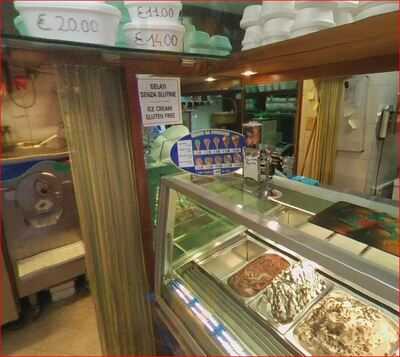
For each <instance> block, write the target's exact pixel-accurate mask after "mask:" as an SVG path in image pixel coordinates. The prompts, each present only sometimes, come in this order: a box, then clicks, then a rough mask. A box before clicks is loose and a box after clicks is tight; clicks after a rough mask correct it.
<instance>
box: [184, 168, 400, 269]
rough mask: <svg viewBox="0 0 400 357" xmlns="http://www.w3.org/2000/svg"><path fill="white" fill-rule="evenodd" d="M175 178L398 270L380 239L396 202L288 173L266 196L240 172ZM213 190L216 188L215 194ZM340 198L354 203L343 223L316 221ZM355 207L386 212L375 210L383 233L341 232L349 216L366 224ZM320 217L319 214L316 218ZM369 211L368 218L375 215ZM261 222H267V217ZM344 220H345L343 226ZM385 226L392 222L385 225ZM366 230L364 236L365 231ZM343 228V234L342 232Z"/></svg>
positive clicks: (221, 200)
mask: <svg viewBox="0 0 400 357" xmlns="http://www.w3.org/2000/svg"><path fill="white" fill-rule="evenodd" d="M176 179H177V180H182V181H184V182H186V183H190V184H191V185H194V187H196V186H200V187H201V188H202V189H205V191H204V192H203V193H202V194H201V195H202V196H205V195H208V193H209V194H210V196H209V198H210V199H211V200H216V201H218V202H219V203H222V202H223V203H224V206H226V207H229V208H232V207H235V208H236V209H240V210H242V211H243V212H246V213H253V214H255V215H256V216H255V217H257V216H259V219H257V218H254V220H258V221H259V222H263V219H265V218H268V219H270V220H272V222H275V221H276V222H277V223H279V225H281V226H288V227H291V228H294V229H296V230H298V231H301V232H303V233H306V234H307V235H310V236H312V237H315V238H318V239H319V240H321V241H325V242H326V244H327V245H330V246H334V247H335V248H339V249H341V250H343V251H344V252H346V253H347V254H350V255H354V256H359V257H361V258H362V259H363V260H365V261H366V262H368V263H370V264H371V263H372V264H375V265H376V266H377V267H379V268H384V269H385V270H388V271H390V272H391V273H395V274H398V257H396V255H394V254H389V253H388V252H385V251H384V250H387V249H388V248H387V247H384V246H383V244H386V243H383V242H384V241H383V240H382V239H384V238H385V237H386V236H387V234H388V233H387V231H386V230H388V229H389V228H390V227H391V226H388V222H391V218H390V217H395V212H396V208H395V207H394V206H390V205H386V204H384V203H379V202H375V201H369V200H366V199H364V198H362V197H358V196H354V195H349V194H346V193H341V192H337V191H333V190H330V189H327V188H311V187H308V186H306V185H304V184H299V183H293V182H292V181H290V180H287V179H280V180H279V179H274V183H273V188H274V189H275V190H277V191H279V192H280V194H281V196H280V197H279V196H277V198H273V199H265V198H264V197H263V195H262V193H263V189H262V186H260V185H259V184H256V183H249V182H248V181H246V180H244V179H243V178H242V177H241V176H239V175H233V176H229V177H220V178H213V179H210V178H207V179H206V178H194V177H192V176H190V175H179V176H177V177H176ZM315 190H317V191H318V192H317V191H315ZM212 194H217V196H214V195H212ZM342 201H347V202H350V204H348V206H349V208H348V209H350V208H351V207H354V210H355V211H354V212H355V213H354V215H352V216H351V217H349V219H348V220H346V221H343V225H342V226H340V227H335V226H329V225H325V224H321V223H318V222H322V221H323V220H324V219H325V218H322V217H325V216H326V213H324V214H323V215H321V214H322V212H325V211H326V210H327V209H328V208H329V212H334V211H335V209H334V207H336V206H337V207H340V206H341V205H342V204H341V202H342ZM346 207H347V206H346ZM357 207H368V208H369V209H370V210H367V211H368V212H371V214H372V215H373V212H385V213H384V214H377V216H378V217H386V221H385V224H386V225H382V229H381V230H380V231H379V232H380V233H379V234H380V236H378V235H377V234H374V239H375V240H371V234H369V233H368V232H367V229H366V228H365V227H364V228H363V229H359V230H356V231H354V230H352V229H351V231H349V233H348V234H347V236H346V235H345V233H343V229H345V228H346V227H347V225H348V224H349V223H348V222H347V221H350V223H351V224H352V225H354V227H356V226H357V225H358V224H365V222H362V221H359V219H361V218H362V217H361V218H359V217H358V216H357V215H356V213H357ZM338 209H339V208H338ZM326 212H328V211H326ZM349 212H350V211H349ZM332 214H333V213H332ZM338 214H339V213H338ZM316 217H321V218H318V220H316ZM338 217H339V218H338ZM368 217H369V216H368ZM371 217H372V216H371ZM371 217H370V219H372V218H371ZM374 217H375V216H374ZM339 219H340V216H334V217H333V216H332V217H330V221H332V222H336V221H338V220H339ZM314 221H315V223H314ZM330 221H328V223H329V222H330ZM270 222H271V221H270ZM261 224H262V225H264V224H265V223H261ZM345 224H347V225H346V226H345ZM387 226H388V227H389V228H385V227H387ZM352 227H353V226H352ZM374 227H375V226H374ZM374 227H372V226H371V230H372V229H375V230H377V229H378V228H374ZM182 229H183V230H182V231H181V232H180V233H181V234H184V229H185V228H184V227H183V228H182ZM346 229H348V227H347V228H346ZM385 229H386V230H385ZM364 231H365V239H364V238H363V236H362V234H361V233H362V232H364ZM341 232H342V234H340V233H341ZM371 232H375V231H371ZM352 236H354V238H352ZM266 238H268V237H266ZM387 241H388V243H387V244H389V243H391V244H392V243H393V242H391V241H390V240H387ZM385 242H386V241H385Z"/></svg>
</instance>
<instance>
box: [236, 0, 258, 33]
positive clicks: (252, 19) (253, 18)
mask: <svg viewBox="0 0 400 357" xmlns="http://www.w3.org/2000/svg"><path fill="white" fill-rule="evenodd" d="M260 15H261V5H250V6H247V7H246V8H245V9H244V11H243V17H242V20H241V21H240V27H241V28H242V29H247V28H248V27H251V26H255V25H258V24H259V22H260Z"/></svg>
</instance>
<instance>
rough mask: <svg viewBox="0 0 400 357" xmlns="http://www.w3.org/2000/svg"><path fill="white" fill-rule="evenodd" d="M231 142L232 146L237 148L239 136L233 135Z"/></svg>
mask: <svg viewBox="0 0 400 357" xmlns="http://www.w3.org/2000/svg"><path fill="white" fill-rule="evenodd" d="M232 143H233V146H234V147H235V148H236V149H237V148H238V147H239V145H240V137H239V136H238V135H233V136H232Z"/></svg>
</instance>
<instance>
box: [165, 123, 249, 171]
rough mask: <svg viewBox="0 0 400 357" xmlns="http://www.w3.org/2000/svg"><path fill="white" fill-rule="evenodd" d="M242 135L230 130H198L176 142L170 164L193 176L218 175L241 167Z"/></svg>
mask: <svg viewBox="0 0 400 357" xmlns="http://www.w3.org/2000/svg"><path fill="white" fill-rule="evenodd" d="M243 152H244V136H243V135H241V134H239V133H236V132H234V131H230V130H219V129H215V130H212V129H211V130H197V131H194V132H192V133H190V134H188V135H186V136H184V137H183V138H181V139H179V140H178V141H177V142H176V143H175V144H174V146H173V147H172V149H171V161H172V162H173V163H174V164H175V165H176V166H177V167H179V168H181V169H183V170H185V171H187V172H190V173H192V174H196V175H203V176H219V175H226V174H230V173H232V172H234V171H236V170H238V169H240V168H242V167H243Z"/></svg>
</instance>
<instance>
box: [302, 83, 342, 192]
mask: <svg viewBox="0 0 400 357" xmlns="http://www.w3.org/2000/svg"><path fill="white" fill-rule="evenodd" d="M315 84H316V88H317V91H318V102H319V108H318V115H317V118H316V120H315V121H314V127H313V130H312V133H311V138H310V141H309V144H308V147H307V154H306V157H305V159H304V160H305V162H304V168H303V172H302V174H303V175H304V176H307V177H312V178H314V179H316V180H319V181H320V182H321V183H322V184H331V183H332V181H333V179H334V174H335V162H336V147H337V132H338V125H339V121H340V119H341V117H342V115H343V98H344V97H343V96H344V80H343V79H330V80H321V81H317V82H316V83H315Z"/></svg>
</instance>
